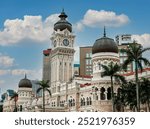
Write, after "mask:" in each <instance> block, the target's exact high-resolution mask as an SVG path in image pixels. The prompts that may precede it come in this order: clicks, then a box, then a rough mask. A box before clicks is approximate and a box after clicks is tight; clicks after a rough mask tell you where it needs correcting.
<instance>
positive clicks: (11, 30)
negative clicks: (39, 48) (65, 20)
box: [0, 14, 58, 46]
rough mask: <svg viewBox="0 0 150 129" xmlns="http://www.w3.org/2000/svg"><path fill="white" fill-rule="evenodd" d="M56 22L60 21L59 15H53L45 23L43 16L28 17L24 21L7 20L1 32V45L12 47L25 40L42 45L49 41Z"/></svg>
mask: <svg viewBox="0 0 150 129" xmlns="http://www.w3.org/2000/svg"><path fill="white" fill-rule="evenodd" d="M56 21H58V14H52V15H50V16H49V17H47V18H46V19H45V20H44V21H43V20H42V16H28V15H26V16H24V18H23V19H18V18H17V19H13V20H10V19H7V20H6V21H5V22H4V29H3V30H2V31H0V45H3V46H5V45H12V44H16V43H18V42H19V41H21V40H24V39H31V40H34V41H36V42H42V43H43V42H46V41H49V36H50V34H51V33H52V31H53V25H54V23H55V22H56Z"/></svg>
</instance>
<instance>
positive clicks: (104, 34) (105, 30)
mask: <svg viewBox="0 0 150 129" xmlns="http://www.w3.org/2000/svg"><path fill="white" fill-rule="evenodd" d="M104 37H106V28H105V26H104Z"/></svg>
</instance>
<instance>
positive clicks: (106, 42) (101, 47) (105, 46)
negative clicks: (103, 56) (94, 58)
mask: <svg viewBox="0 0 150 129" xmlns="http://www.w3.org/2000/svg"><path fill="white" fill-rule="evenodd" d="M100 52H113V53H118V46H117V44H116V43H115V41H114V40H113V39H111V38H108V37H106V32H105V28H104V36H103V37H102V38H99V39H97V40H96V41H95V43H94V45H93V47H92V54H95V53H100Z"/></svg>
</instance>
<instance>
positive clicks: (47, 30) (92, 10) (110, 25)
mask: <svg viewBox="0 0 150 129" xmlns="http://www.w3.org/2000/svg"><path fill="white" fill-rule="evenodd" d="M0 3H1V4H0V16H1V17H0V88H1V89H2V92H5V90H6V89H8V88H9V89H16V88H17V86H18V83H19V81H20V79H22V78H24V74H25V73H27V76H28V78H29V79H31V80H35V79H41V77H42V62H43V58H42V57H43V56H42V51H43V50H44V49H47V48H49V47H50V43H51V42H50V35H51V33H52V31H53V24H54V23H55V22H56V21H58V15H59V14H60V12H61V11H62V9H63V8H64V9H65V12H66V14H67V15H68V21H69V22H70V23H72V25H73V32H74V33H75V35H76V40H75V49H76V51H77V52H76V53H77V54H76V56H75V63H78V62H79V57H78V56H79V52H78V50H79V47H80V46H89V45H90V46H91V45H93V44H94V42H95V40H96V39H98V38H100V37H102V36H103V27H104V25H105V26H106V32H107V36H108V37H111V38H115V36H116V35H118V34H133V35H134V39H135V40H137V41H138V43H142V45H143V46H144V47H150V42H149V41H150V29H149V23H150V16H149V15H150V14H148V13H147V12H149V11H150V9H149V4H150V2H149V1H148V0H144V2H143V1H136V5H135V2H134V1H129V0H127V1H126V2H125V1H117V2H114V1H96V0H95V1H92V2H91V1H90V2H89V1H87V0H86V1H85V0H83V1H82V2H81V1H79V0H76V1H69V0H64V1H58V0H55V1H49V0H45V1H44V2H43V1H42V0H38V1H36V3H35V2H33V1H29V0H23V1H19V0H14V1H9V0H2V1H1V2H0ZM58 3H59V4H58ZM78 6H80V9H78V8H77V7H78ZM148 54H149V53H148ZM147 57H149V56H148V55H147Z"/></svg>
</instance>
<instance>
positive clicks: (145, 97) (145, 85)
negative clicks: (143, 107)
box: [140, 78, 150, 111]
mask: <svg viewBox="0 0 150 129" xmlns="http://www.w3.org/2000/svg"><path fill="white" fill-rule="evenodd" d="M140 84H141V85H140V87H141V88H140V89H141V94H140V96H141V103H142V104H147V107H148V111H150V80H149V79H147V78H142V80H141V83H140Z"/></svg>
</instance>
